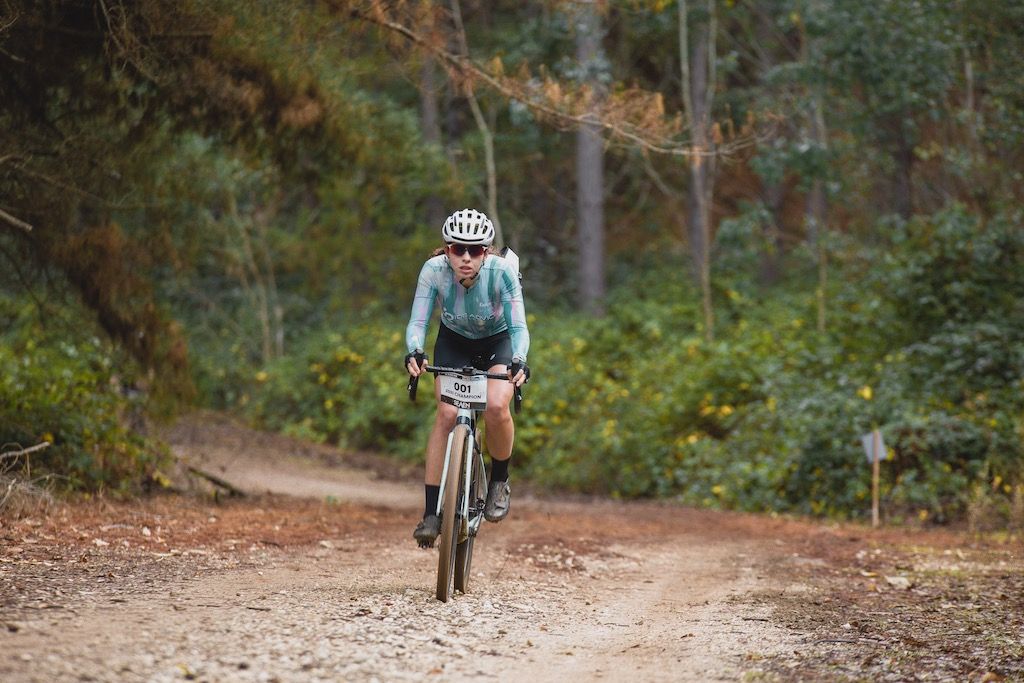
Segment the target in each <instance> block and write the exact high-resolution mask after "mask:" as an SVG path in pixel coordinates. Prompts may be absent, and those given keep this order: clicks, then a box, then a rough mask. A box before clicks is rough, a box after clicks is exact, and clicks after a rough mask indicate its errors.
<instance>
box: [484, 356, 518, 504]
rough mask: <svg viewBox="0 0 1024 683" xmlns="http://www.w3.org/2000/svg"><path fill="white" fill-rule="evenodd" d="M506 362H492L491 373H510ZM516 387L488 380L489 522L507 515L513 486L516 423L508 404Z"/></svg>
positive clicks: (486, 432)
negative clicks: (511, 467)
mask: <svg viewBox="0 0 1024 683" xmlns="http://www.w3.org/2000/svg"><path fill="white" fill-rule="evenodd" d="M506 368H507V366H505V365H492V366H491V368H490V371H491V372H495V373H499V372H500V373H504V372H507V369H506ZM513 390H514V387H513V386H512V383H511V382H506V381H503V380H497V379H489V380H487V410H486V411H484V424H486V426H487V429H486V430H485V434H486V438H487V450H488V452H490V454H491V481H490V483H489V484H488V486H487V502H486V504H485V505H484V518H485V519H486V520H487V521H489V522H500V521H501V520H503V519H505V517H506V516H507V515H508V511H509V505H510V502H511V497H512V489H511V487H510V486H509V483H508V465H509V460H510V459H511V457H512V442H513V441H514V440H515V425H514V424H513V423H512V414H511V413H510V412H509V410H508V403H509V401H511V400H512V392H513Z"/></svg>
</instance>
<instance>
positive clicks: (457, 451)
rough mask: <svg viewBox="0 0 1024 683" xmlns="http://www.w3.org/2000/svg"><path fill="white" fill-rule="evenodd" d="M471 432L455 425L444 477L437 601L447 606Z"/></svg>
mask: <svg viewBox="0 0 1024 683" xmlns="http://www.w3.org/2000/svg"><path fill="white" fill-rule="evenodd" d="M468 436H469V428H468V427H467V426H466V425H463V424H459V425H455V430H454V431H453V432H452V445H451V451H450V452H449V453H448V470H447V473H446V474H445V485H444V491H443V492H442V495H443V499H442V501H441V534H440V535H439V536H438V539H439V540H440V541H441V543H440V545H439V554H438V558H437V599H438V600H440V601H441V602H448V598H450V597H451V595H452V589H453V586H452V583H453V580H454V578H455V553H456V551H457V550H458V546H459V531H460V530H459V526H460V525H459V524H458V522H459V520H460V517H461V515H460V514H459V510H458V505H459V491H460V490H461V489H462V486H463V482H462V476H463V475H462V458H463V455H464V454H465V452H466V438H467V437H468Z"/></svg>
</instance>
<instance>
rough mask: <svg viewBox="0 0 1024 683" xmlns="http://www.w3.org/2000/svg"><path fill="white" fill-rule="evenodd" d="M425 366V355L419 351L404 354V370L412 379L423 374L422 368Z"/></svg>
mask: <svg viewBox="0 0 1024 683" xmlns="http://www.w3.org/2000/svg"><path fill="white" fill-rule="evenodd" d="M426 365H427V354H425V353H423V352H422V351H420V350H419V349H417V350H416V351H413V352H411V353H407V354H405V370H406V372H408V373H409V374H410V375H412V376H413V377H419V376H420V375H422V374H423V372H424V371H423V368H424V367H426Z"/></svg>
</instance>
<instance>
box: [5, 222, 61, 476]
mask: <svg viewBox="0 0 1024 683" xmlns="http://www.w3.org/2000/svg"><path fill="white" fill-rule="evenodd" d="M0 213H3V211H0ZM51 445H52V444H51V443H50V442H49V441H44V442H42V443H37V444H36V445H35V446H29V447H28V448H22V449H21V450H18V451H7V452H6V453H0V458H17V457H20V456H22V455H28V454H29V453H35V452H37V451H41V450H43V449H44V448H49V447H50V446H51Z"/></svg>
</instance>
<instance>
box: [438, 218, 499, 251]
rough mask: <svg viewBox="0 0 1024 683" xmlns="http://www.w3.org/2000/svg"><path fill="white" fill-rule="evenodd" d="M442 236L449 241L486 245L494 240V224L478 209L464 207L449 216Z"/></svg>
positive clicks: (442, 229)
mask: <svg viewBox="0 0 1024 683" xmlns="http://www.w3.org/2000/svg"><path fill="white" fill-rule="evenodd" d="M441 237H442V238H443V239H444V241H445V242H448V243H451V242H457V243H459V244H482V245H484V246H485V247H486V246H490V244H491V242H493V241H494V224H493V223H491V219H490V218H488V217H487V216H486V215H484V214H483V213H481V212H479V211H477V210H476V209H462V210H461V211H456V212H455V213H453V214H452V215H451V216H448V218H447V220H445V222H444V227H443V228H441Z"/></svg>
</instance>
